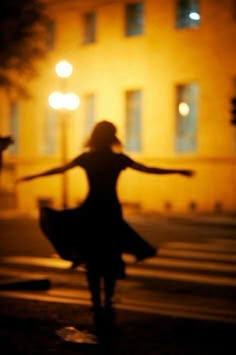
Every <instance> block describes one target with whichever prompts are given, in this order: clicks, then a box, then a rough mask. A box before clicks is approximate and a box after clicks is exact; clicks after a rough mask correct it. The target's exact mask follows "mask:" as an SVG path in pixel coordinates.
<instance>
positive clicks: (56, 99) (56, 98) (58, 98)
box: [48, 91, 64, 110]
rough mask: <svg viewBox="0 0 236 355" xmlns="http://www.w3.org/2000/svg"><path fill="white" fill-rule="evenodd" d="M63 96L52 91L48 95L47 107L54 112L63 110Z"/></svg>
mask: <svg viewBox="0 0 236 355" xmlns="http://www.w3.org/2000/svg"><path fill="white" fill-rule="evenodd" d="M63 96H64V95H63V94H62V93H61V92H59V91H54V92H52V93H51V94H50V95H49V98H48V102H49V105H50V106H51V107H52V108H53V109H54V110H60V109H62V108H63V101H64V100H63Z"/></svg>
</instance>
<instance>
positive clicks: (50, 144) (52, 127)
mask: <svg viewBox="0 0 236 355" xmlns="http://www.w3.org/2000/svg"><path fill="white" fill-rule="evenodd" d="M56 132H57V113H56V111H55V110H53V109H50V108H46V112H45V117H44V125H43V144H42V153H43V154H46V155H50V154H54V153H55V151H56Z"/></svg>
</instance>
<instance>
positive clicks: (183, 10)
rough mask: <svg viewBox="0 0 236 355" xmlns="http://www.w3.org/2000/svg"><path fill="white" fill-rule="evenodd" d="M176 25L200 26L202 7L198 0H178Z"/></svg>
mask: <svg viewBox="0 0 236 355" xmlns="http://www.w3.org/2000/svg"><path fill="white" fill-rule="evenodd" d="M176 16H177V19H176V26H177V27H179V28H181V27H198V26H199V24H200V9H199V1H198V0H177V13H176Z"/></svg>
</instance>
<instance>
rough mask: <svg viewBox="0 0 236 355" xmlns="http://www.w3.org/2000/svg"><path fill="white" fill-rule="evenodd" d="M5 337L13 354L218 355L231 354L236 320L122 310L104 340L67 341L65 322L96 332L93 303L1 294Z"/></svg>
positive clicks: (4, 345) (4, 344)
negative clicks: (63, 332) (63, 330)
mask: <svg viewBox="0 0 236 355" xmlns="http://www.w3.org/2000/svg"><path fill="white" fill-rule="evenodd" d="M1 305H2V307H1V309H0V316H1V321H0V340H1V348H2V349H4V350H3V352H4V354H14V355H36V354H37V355H45V354H57V355H61V354H66V355H74V354H76V355H78V354H83V355H92V354H106V355H143V354H145V355H183V354H188V355H203V354H206V355H211V354H212V355H213V354H214V355H215V354H222V355H223V354H231V353H232V351H233V350H231V349H233V348H234V347H235V342H234V337H235V325H234V326H233V325H229V324H227V325H226V324H222V323H217V322H209V321H199V320H190V319H184V318H176V317H165V316H158V315H152V314H144V313H137V312H130V311H124V310H121V309H117V317H116V332H115V333H114V334H113V336H112V337H110V338H109V339H108V337H106V341H107V346H108V345H109V346H108V348H105V349H106V350H104V347H103V346H102V345H101V344H83V343H82V344H78V343H71V342H66V341H64V340H63V339H62V338H60V337H59V336H58V335H57V334H56V331H57V330H58V329H61V328H62V327H65V326H75V327H76V328H77V329H78V330H80V331H83V330H87V331H89V332H93V331H94V326H93V322H92V315H91V313H90V310H89V308H88V306H80V305H70V304H62V303H55V302H54V303H50V302H40V301H31V300H20V299H10V298H3V297H1Z"/></svg>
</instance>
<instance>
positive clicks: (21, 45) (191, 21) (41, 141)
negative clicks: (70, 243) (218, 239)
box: [0, 0, 236, 214]
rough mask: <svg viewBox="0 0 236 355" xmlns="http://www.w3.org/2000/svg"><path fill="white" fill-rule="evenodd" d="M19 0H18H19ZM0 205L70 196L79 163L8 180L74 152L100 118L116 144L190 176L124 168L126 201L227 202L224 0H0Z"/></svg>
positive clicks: (233, 19) (209, 207) (235, 133)
mask: <svg viewBox="0 0 236 355" xmlns="http://www.w3.org/2000/svg"><path fill="white" fill-rule="evenodd" d="M19 3H20V4H19ZM0 8H1V11H0V13H1V25H0V29H1V31H0V32H1V34H0V38H1V41H0V42H1V54H0V62H1V64H0V97H1V107H0V135H1V136H2V137H4V136H7V135H10V136H12V137H13V138H14V143H13V144H11V145H10V146H9V148H8V149H6V150H5V151H4V152H3V153H2V154H3V162H2V168H1V180H0V209H1V210H2V211H3V210H14V211H19V212H24V213H34V211H37V208H38V206H39V205H42V204H47V205H52V206H54V207H61V206H75V205H77V204H78V203H80V202H81V201H82V199H83V198H84V196H85V195H86V191H87V185H86V180H85V176H84V175H83V174H84V173H83V171H82V170H80V169H75V170H74V171H70V172H69V173H67V174H66V176H64V177H63V178H62V177H61V176H53V177H48V178H43V179H38V180H35V181H32V182H30V183H27V184H20V185H15V180H16V179H17V178H18V177H20V176H22V175H25V174H31V173H36V172H39V171H41V170H44V169H48V168H51V167H53V166H57V165H60V164H61V163H63V162H65V161H67V160H69V159H72V158H74V157H75V156H76V155H78V154H79V153H81V151H82V149H83V144H84V142H85V140H86V138H87V136H88V134H89V133H90V131H91V129H92V127H93V125H94V124H95V123H96V122H98V121H99V120H103V119H106V120H110V121H112V122H114V123H115V125H116V126H117V128H118V136H119V137H120V139H121V140H122V142H123V149H124V151H125V152H126V153H127V154H129V155H130V156H131V157H132V158H133V159H135V160H137V161H139V162H143V163H146V164H149V165H155V166H160V167H173V168H188V169H193V170H195V171H196V175H195V177H194V178H192V179H186V178H184V177H180V176H174V175H173V176H168V177H157V176H150V175H145V174H142V173H137V172H135V171H129V170H127V171H125V172H124V173H123V175H122V177H121V180H120V183H119V186H118V190H119V195H120V199H121V202H122V203H123V204H124V205H125V206H131V207H135V208H140V209H143V210H145V211H155V212H161V213H172V212H174V213H176V212H177V213H188V212H194V213H198V212H199V213H210V214H212V213H230V214H234V213H235V212H236V193H235V181H236V126H235V124H236V116H235V115H236V107H235V106H236V101H235V97H236V66H235V58H236V46H235V39H236V3H235V1H234V0H224V1H211V0H201V1H200V0H199V1H198V0H168V1H166V0H159V1H156V0H143V1H138V0H113V1H109V0H86V1H83V0H67V1H63V0H44V1H40V0H34V1H32V0H31V1H28V0H23V1H21V2H18V1H2V2H1V5H0Z"/></svg>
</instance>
